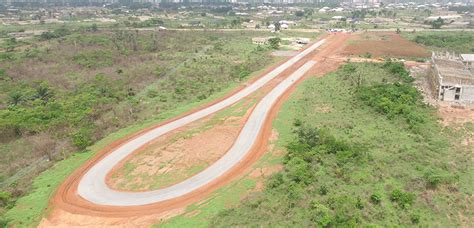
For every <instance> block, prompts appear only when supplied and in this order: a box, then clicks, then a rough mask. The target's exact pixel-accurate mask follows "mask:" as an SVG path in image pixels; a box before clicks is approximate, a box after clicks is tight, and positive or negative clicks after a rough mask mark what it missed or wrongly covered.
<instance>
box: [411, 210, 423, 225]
mask: <svg viewBox="0 0 474 228" xmlns="http://www.w3.org/2000/svg"><path fill="white" fill-rule="evenodd" d="M420 219H421V215H420V213H418V212H413V213H411V214H410V220H411V222H412V223H413V224H418V223H420Z"/></svg>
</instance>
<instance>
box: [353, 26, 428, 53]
mask: <svg viewBox="0 0 474 228" xmlns="http://www.w3.org/2000/svg"><path fill="white" fill-rule="evenodd" d="M345 51H346V54H347V55H354V56H367V57H412V58H423V57H429V56H430V53H429V52H428V51H426V50H425V49H424V48H423V47H420V46H419V45H417V44H416V43H414V42H411V41H408V40H406V39H403V38H402V37H400V35H398V34H395V33H394V32H386V33H384V32H382V33H374V32H364V33H362V34H360V35H358V36H356V37H355V38H353V39H351V40H350V41H349V45H348V46H347V48H346V50H345Z"/></svg>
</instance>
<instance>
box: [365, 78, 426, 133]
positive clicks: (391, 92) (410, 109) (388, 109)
mask: <svg viewBox="0 0 474 228" xmlns="http://www.w3.org/2000/svg"><path fill="white" fill-rule="evenodd" d="M356 97H357V98H358V99H359V100H362V101H363V102H364V103H366V104H367V105H369V106H371V107H373V108H375V110H376V111H378V112H380V113H382V114H385V115H387V117H388V118H389V119H393V118H395V117H396V116H402V117H403V118H404V119H405V120H406V122H407V123H408V124H409V126H410V128H415V127H416V126H417V125H419V124H422V123H424V122H426V119H427V118H428V116H427V115H426V113H424V112H420V110H419V108H418V107H420V106H422V107H423V106H424V105H423V102H422V99H421V94H420V92H419V91H418V90H417V89H416V88H415V87H413V86H411V85H409V84H400V83H394V84H382V85H375V86H362V87H359V88H358V89H357V91H356Z"/></svg>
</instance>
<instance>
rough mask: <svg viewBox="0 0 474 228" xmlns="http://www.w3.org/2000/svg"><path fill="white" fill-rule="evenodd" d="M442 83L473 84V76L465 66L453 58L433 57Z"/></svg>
mask: <svg viewBox="0 0 474 228" xmlns="http://www.w3.org/2000/svg"><path fill="white" fill-rule="evenodd" d="M434 61H435V64H436V67H437V69H438V72H439V73H440V75H441V77H442V80H443V84H448V85H474V76H473V74H472V73H471V71H470V70H468V69H467V68H466V66H465V65H464V64H463V63H462V62H460V61H455V60H448V59H441V58H435V59H434Z"/></svg>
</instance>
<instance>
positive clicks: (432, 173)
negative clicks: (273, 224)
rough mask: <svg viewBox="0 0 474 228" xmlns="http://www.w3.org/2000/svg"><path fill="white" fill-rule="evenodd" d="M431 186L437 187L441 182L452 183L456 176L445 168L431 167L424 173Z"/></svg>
mask: <svg viewBox="0 0 474 228" xmlns="http://www.w3.org/2000/svg"><path fill="white" fill-rule="evenodd" d="M423 177H424V179H425V181H426V183H427V184H428V186H429V187H433V188H436V187H437V186H438V185H439V184H443V183H450V182H452V181H453V180H454V179H455V177H454V176H453V175H451V174H449V173H448V172H446V171H443V170H436V169H429V170H428V171H426V172H425V174H424V175H423Z"/></svg>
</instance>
